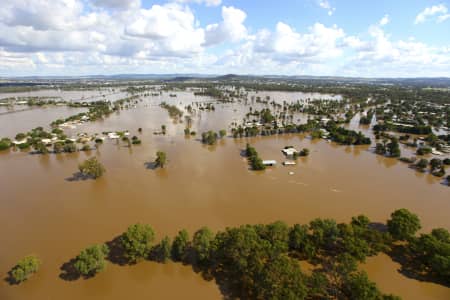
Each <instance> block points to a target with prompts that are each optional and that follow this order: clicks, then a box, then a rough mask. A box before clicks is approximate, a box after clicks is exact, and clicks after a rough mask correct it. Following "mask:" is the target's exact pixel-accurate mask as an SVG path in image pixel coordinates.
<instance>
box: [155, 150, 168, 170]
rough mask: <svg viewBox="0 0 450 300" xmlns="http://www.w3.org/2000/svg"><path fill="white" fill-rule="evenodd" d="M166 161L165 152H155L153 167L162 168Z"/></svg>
mask: <svg viewBox="0 0 450 300" xmlns="http://www.w3.org/2000/svg"><path fill="white" fill-rule="evenodd" d="M166 161H167V155H166V152H163V151H158V152H156V159H155V165H156V166H157V167H161V168H164V166H165V165H166Z"/></svg>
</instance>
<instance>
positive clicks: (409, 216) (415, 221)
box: [387, 208, 421, 240]
mask: <svg viewBox="0 0 450 300" xmlns="http://www.w3.org/2000/svg"><path fill="white" fill-rule="evenodd" d="M387 226H388V230H389V233H390V234H391V235H392V237H393V238H395V239H397V240H408V239H410V238H411V237H413V236H414V234H415V233H416V232H417V231H418V230H419V229H420V228H421V225H420V220H419V217H417V215H416V214H413V213H411V212H410V211H409V210H407V209H405V208H402V209H398V210H396V211H394V212H393V213H392V214H391V219H390V220H388V221H387Z"/></svg>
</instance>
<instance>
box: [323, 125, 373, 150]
mask: <svg viewBox="0 0 450 300" xmlns="http://www.w3.org/2000/svg"><path fill="white" fill-rule="evenodd" d="M325 128H326V129H327V130H328V132H329V133H330V138H331V140H332V141H334V142H336V143H338V144H344V145H370V143H371V141H370V138H368V137H366V136H365V135H363V134H362V132H356V131H354V130H348V129H345V128H343V127H338V126H336V124H335V123H333V122H328V123H327V126H326V127H325Z"/></svg>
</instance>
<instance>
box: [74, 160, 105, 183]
mask: <svg viewBox="0 0 450 300" xmlns="http://www.w3.org/2000/svg"><path fill="white" fill-rule="evenodd" d="M78 170H79V171H80V173H81V174H83V175H85V176H89V177H92V178H94V179H97V178H99V177H101V176H102V175H103V173H105V168H104V167H103V165H102V164H101V163H100V162H99V161H98V160H97V158H96V157H92V158H89V159H87V160H85V161H84V162H83V163H81V164H80V165H78Z"/></svg>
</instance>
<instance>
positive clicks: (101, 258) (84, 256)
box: [74, 244, 109, 276]
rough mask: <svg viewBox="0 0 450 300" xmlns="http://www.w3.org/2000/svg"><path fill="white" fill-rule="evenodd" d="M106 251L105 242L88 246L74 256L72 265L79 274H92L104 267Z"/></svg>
mask: <svg viewBox="0 0 450 300" xmlns="http://www.w3.org/2000/svg"><path fill="white" fill-rule="evenodd" d="M108 253H109V249H108V246H106V245H105V244H102V245H94V246H91V247H88V248H86V249H84V250H83V251H81V253H80V254H79V255H78V256H77V257H76V259H75V263H74V267H75V269H76V270H77V271H78V273H79V274H80V275H83V276H92V275H94V274H96V273H98V272H100V271H102V270H104V269H105V267H106V260H105V258H106V257H107V255H108Z"/></svg>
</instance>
